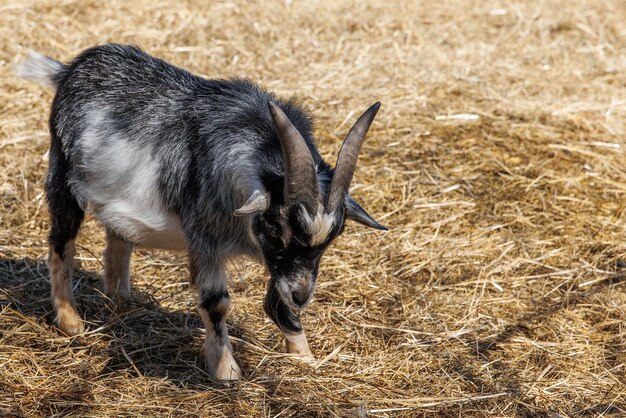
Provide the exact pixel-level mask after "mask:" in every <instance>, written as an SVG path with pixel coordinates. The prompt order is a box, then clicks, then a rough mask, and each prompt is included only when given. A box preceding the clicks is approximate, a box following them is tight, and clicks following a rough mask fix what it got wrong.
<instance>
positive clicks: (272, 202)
mask: <svg viewBox="0 0 626 418" xmlns="http://www.w3.org/2000/svg"><path fill="white" fill-rule="evenodd" d="M29 54H30V57H29V58H28V59H27V60H23V61H22V62H21V63H19V64H18V66H17V67H16V73H17V74H18V75H20V76H22V77H23V78H26V79H30V80H32V81H35V82H38V83H40V84H43V85H46V86H48V87H52V88H53V89H55V90H56V94H55V96H54V100H53V102H52V109H51V112H50V121H49V128H50V134H51V142H50V154H49V155H50V157H49V170H48V174H47V177H46V180H45V190H46V195H47V202H48V207H49V212H50V217H51V229H50V235H49V257H48V264H49V269H50V281H51V296H52V302H53V305H54V308H55V312H56V323H57V325H58V326H59V328H60V329H61V330H62V331H64V332H65V333H67V334H68V335H76V334H80V333H82V332H84V325H83V322H82V320H81V318H80V316H79V315H78V313H77V310H76V303H75V300H74V295H73V293H72V285H71V282H72V275H73V269H74V258H73V257H74V255H75V244H74V239H75V237H76V235H77V234H78V231H79V229H80V226H81V223H82V221H83V218H84V214H85V211H90V212H92V213H93V214H94V215H95V216H96V218H97V219H98V220H99V221H100V222H101V223H102V224H103V225H104V227H105V230H106V242H107V245H106V250H105V253H104V289H105V294H106V295H107V296H108V297H109V298H110V299H111V300H113V301H115V302H117V303H120V302H121V301H123V300H125V299H126V298H128V297H129V295H130V277H129V266H130V257H131V253H132V251H133V248H134V247H135V246H141V247H146V248H162V249H169V250H184V251H186V252H187V255H188V259H189V271H190V280H191V284H192V288H193V289H194V290H195V291H196V293H197V297H198V311H199V314H200V317H201V319H202V321H203V323H204V326H205V328H206V337H205V342H204V345H203V350H204V355H205V358H206V367H207V371H208V373H209V374H210V375H211V376H212V377H214V378H215V379H217V380H220V381H230V380H238V379H240V376H241V370H240V368H239V366H238V365H237V363H236V362H235V360H234V358H233V354H232V347H231V344H230V341H229V338H228V331H227V329H226V326H225V318H226V314H227V313H228V310H229V307H230V297H229V294H228V291H227V287H226V283H227V273H226V263H227V261H228V260H230V259H232V258H233V257H237V256H251V257H253V258H256V259H258V260H260V261H262V262H263V263H264V264H265V266H266V267H267V270H268V271H269V273H270V280H269V284H268V288H267V294H266V297H265V301H264V310H265V312H266V313H267V315H268V316H269V317H270V318H271V319H272V320H273V321H274V322H275V323H276V324H277V325H278V327H279V328H280V329H281V330H282V332H283V333H284V335H285V337H286V346H287V351H288V352H289V353H292V354H294V355H296V356H299V357H300V358H302V359H304V360H308V361H311V360H313V356H312V353H311V350H310V349H309V345H308V342H307V339H306V336H305V334H304V331H303V328H302V325H301V321H300V311H301V309H303V308H304V307H305V306H307V304H308V303H309V301H310V299H311V296H312V293H313V289H314V287H315V282H316V278H317V274H318V268H319V264H320V258H321V257H322V254H323V253H324V251H325V250H326V249H327V248H328V246H329V245H330V243H331V242H332V241H333V240H334V239H335V238H337V236H339V235H340V234H341V233H342V232H343V230H344V225H345V220H346V219H352V220H354V221H356V222H359V223H361V224H364V225H366V226H369V227H372V228H376V229H379V230H386V228H385V227H384V226H382V225H380V224H379V223H378V222H376V221H375V220H374V219H373V218H372V217H371V216H370V215H368V214H367V213H366V212H365V210H363V209H362V208H361V206H360V205H359V204H358V203H356V202H355V201H354V200H353V199H352V198H351V197H350V195H349V194H348V188H349V186H350V182H351V181H352V177H353V174H354V171H355V168H356V163H357V158H358V153H359V151H360V148H361V145H362V143H363V140H364V138H365V135H366V133H367V131H368V129H369V127H370V125H371V123H372V121H373V119H374V117H375V115H376V113H377V111H378V109H379V107H380V103H376V104H374V105H373V106H371V107H370V108H369V109H368V110H367V111H366V112H365V113H364V114H363V115H362V116H361V117H360V118H359V119H358V121H357V122H356V123H355V125H354V126H353V127H352V129H351V130H350V131H349V133H348V135H347V137H346V139H345V140H344V142H343V144H342V147H341V150H340V152H339V157H338V159H337V163H336V167H335V169H331V167H330V166H329V165H328V164H327V163H326V162H325V161H324V160H323V159H322V157H321V156H320V154H319V151H318V150H317V148H316V145H315V142H314V138H313V134H312V118H311V116H310V115H309V114H308V113H307V112H306V111H305V110H303V108H302V107H301V106H299V105H298V104H297V103H295V102H294V101H284V100H281V99H279V98H278V97H276V96H275V95H274V94H271V93H268V92H265V91H264V90H262V89H261V88H260V87H258V86H257V85H255V84H253V83H252V82H250V81H248V80H246V79H230V80H209V79H205V78H201V77H199V76H196V75H193V74H191V73H189V72H187V71H185V70H183V69H181V68H178V67H175V66H173V65H170V64H168V63H166V62H165V61H163V60H160V59H158V58H154V57H152V56H150V55H148V54H146V53H144V52H143V51H141V50H140V49H138V48H137V47H134V46H127V45H117V44H107V45H101V46H96V47H93V48H90V49H87V50H85V51H83V52H82V53H81V54H80V55H78V56H77V57H76V58H74V60H73V61H71V62H70V63H69V64H63V63H61V62H59V61H57V60H54V59H52V58H49V57H46V56H43V55H41V54H39V53H36V52H34V51H30V52H29Z"/></svg>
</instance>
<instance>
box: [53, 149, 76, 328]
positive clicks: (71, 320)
mask: <svg viewBox="0 0 626 418" xmlns="http://www.w3.org/2000/svg"><path fill="white" fill-rule="evenodd" d="M67 170H68V164H67V160H66V158H65V156H64V155H63V153H62V151H61V148H60V143H59V141H58V140H56V138H53V140H52V146H51V147H50V166H49V170H48V177H47V178H46V194H47V199H48V208H49V210H50V221H51V228H50V235H49V240H48V241H49V244H50V248H49V253H48V268H49V270H50V286H51V296H52V303H53V305H54V309H55V312H56V323H57V325H58V326H59V328H61V330H63V331H64V332H65V333H67V334H69V335H76V334H80V333H82V332H83V331H84V330H85V328H84V325H83V321H82V320H81V318H80V316H79V315H78V312H76V302H75V300H74V293H73V291H72V278H73V276H74V267H75V265H76V263H75V261H74V255H75V253H76V247H75V244H74V239H75V238H76V235H77V234H78V230H79V229H80V225H81V223H82V221H83V218H84V212H83V210H82V209H81V208H80V206H79V205H78V202H77V201H76V199H75V198H74V196H73V195H72V193H71V191H70V188H69V185H68V184H67Z"/></svg>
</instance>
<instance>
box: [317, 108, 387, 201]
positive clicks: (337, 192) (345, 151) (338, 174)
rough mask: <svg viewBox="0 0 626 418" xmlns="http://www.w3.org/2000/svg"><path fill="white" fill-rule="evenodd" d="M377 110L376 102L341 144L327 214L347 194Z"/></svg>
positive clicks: (328, 198) (328, 199)
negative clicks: (362, 146)
mask: <svg viewBox="0 0 626 418" xmlns="http://www.w3.org/2000/svg"><path fill="white" fill-rule="evenodd" d="M379 108H380V102H376V103H374V104H373V105H372V106H371V107H370V108H369V109H367V110H366V111H365V113H363V114H362V115H361V117H360V118H359V120H357V121H356V123H355V124H354V126H352V128H351V129H350V132H348V135H347V136H346V139H344V141H343V144H341V149H340V150H339V157H337V164H336V165H335V174H334V175H333V180H332V182H331V183H330V192H329V193H328V197H327V199H326V204H325V208H326V212H327V213H332V212H334V211H335V209H337V208H338V207H339V205H341V204H342V203H343V199H344V197H345V196H346V195H347V194H348V189H349V188H350V183H351V182H352V177H353V176H354V170H356V162H357V159H358V158H359V151H360V150H361V145H363V141H364V140H365V135H366V134H367V130H368V129H369V127H370V125H371V124H372V121H374V117H376V113H377V112H378V109H379Z"/></svg>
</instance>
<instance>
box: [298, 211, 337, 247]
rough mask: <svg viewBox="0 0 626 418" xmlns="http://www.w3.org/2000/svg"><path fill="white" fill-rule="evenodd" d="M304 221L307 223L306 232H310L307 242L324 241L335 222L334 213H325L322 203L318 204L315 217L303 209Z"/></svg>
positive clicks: (316, 242) (317, 242)
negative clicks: (309, 238)
mask: <svg viewBox="0 0 626 418" xmlns="http://www.w3.org/2000/svg"><path fill="white" fill-rule="evenodd" d="M302 213H303V214H304V223H305V224H306V225H307V228H308V232H309V233H310V234H311V240H310V241H309V244H311V245H318V244H321V243H323V242H324V241H326V239H327V238H328V235H329V234H330V231H331V229H333V225H334V224H335V214H334V213H325V212H324V208H323V207H322V205H320V206H319V208H318V210H317V214H316V215H315V218H311V215H309V213H308V212H307V211H306V209H304V210H303V211H302Z"/></svg>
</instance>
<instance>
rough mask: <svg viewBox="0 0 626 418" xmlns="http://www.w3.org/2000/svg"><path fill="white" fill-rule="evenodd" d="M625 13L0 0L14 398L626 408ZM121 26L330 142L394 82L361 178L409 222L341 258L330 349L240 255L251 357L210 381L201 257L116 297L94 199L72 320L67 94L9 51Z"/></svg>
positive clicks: (396, 217)
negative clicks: (56, 235) (296, 114)
mask: <svg viewBox="0 0 626 418" xmlns="http://www.w3.org/2000/svg"><path fill="white" fill-rule="evenodd" d="M104 4H106V7H104V6H103V5H104ZM625 22H626V2H625V1H623V0H614V1H610V0H607V1H591V0H589V1H566V0H553V1H524V2H522V1H517V2H511V1H473V2H468V1H461V0H458V1H451V0H438V1H431V0H428V1H420V2H418V1H386V2H377V1H373V0H372V1H332V2H331V1H319V0H317V1H306V2H305V1H295V0H294V1H281V2H278V1H276V2H274V1H271V2H270V1H268V2H256V3H252V2H247V1H232V2H200V1H198V2H192V1H187V2H180V1H143V0H142V1H133V2H126V1H118V0H113V1H110V2H100V1H65V0H61V1H48V0H45V1H17V0H3V1H0V208H1V209H0V415H4V416H24V417H27V416H28V417H30V416H65V415H72V416H81V417H89V416H91V417H102V416H210V417H219V416H227V417H233V416H253V417H257V416H267V417H270V416H271V417H277V416H281V417H288V416H321V417H327V416H342V417H343V416H353V417H365V416H372V417H386V416H390V417H391V416H394V417H395V416H407V417H409V416H410V417H415V416H464V417H468V416H470V417H473V416H476V417H485V416H500V417H527V416H554V417H557V416H626V377H625V374H626V370H625V364H624V363H625V361H626V325H625V320H626V280H625V278H626V244H625V239H624V238H625V237H626V231H625V222H626V214H625V213H624V209H625V208H626V203H625V202H626V201H625V200H624V195H625V193H626V169H625V166H624V161H625V160H624V154H625V147H626V24H625ZM105 42H120V43H132V44H136V45H138V46H140V47H141V48H143V49H144V50H145V51H147V52H149V53H151V54H154V55H156V56H158V57H161V58H164V59H166V60H168V61H170V62H172V63H174V64H176V65H178V66H181V67H184V68H187V69H189V70H191V71H192V72H195V73H197V74H201V75H203V76H206V77H230V76H243V77H248V78H250V79H252V80H254V81H256V82H258V83H260V84H261V85H262V86H264V87H265V88H266V89H268V90H271V91H274V92H277V93H279V94H281V95H283V96H285V97H298V98H300V99H301V100H302V101H303V102H304V103H305V104H306V106H307V107H308V108H309V109H310V110H311V112H312V113H313V115H314V116H315V118H316V122H317V128H316V134H317V137H318V142H319V146H320V149H321V151H322V153H323V155H325V156H327V157H328V158H329V161H330V162H331V163H333V162H334V159H335V156H336V153H337V151H338V149H339V145H340V143H341V140H342V138H343V136H344V135H345V134H346V132H347V130H348V128H349V126H350V125H351V124H352V123H353V122H354V120H355V118H356V116H358V114H360V112H362V111H363V110H365V109H366V108H367V107H368V106H369V105H370V104H371V103H373V102H375V101H377V100H380V101H381V102H382V103H383V106H382V108H381V110H380V112H379V114H378V117H377V119H376V121H375V123H374V125H373V127H372V129H371V130H370V133H369V135H368V139H367V141H366V143H365V146H364V148H363V152H362V154H361V157H360V160H359V168H358V170H357V174H356V178H355V181H354V182H353V187H352V195H353V196H354V197H355V198H356V199H358V200H359V201H360V202H362V204H363V206H364V207H366V208H367V209H368V211H369V212H370V213H371V214H372V215H374V216H375V217H376V218H377V219H378V220H380V221H381V222H382V223H384V224H386V225H388V226H389V227H390V231H389V232H386V233H379V232H376V231H373V230H368V229H366V228H364V227H361V226H358V225H356V224H353V223H351V224H349V225H348V227H347V229H346V232H345V234H344V235H343V236H341V237H340V238H339V239H338V240H337V241H336V243H335V244H334V245H333V247H331V249H330V250H329V251H328V252H327V254H326V255H325V257H324V259H323V260H322V266H321V272H320V277H319V280H318V287H317V290H316V294H315V301H314V302H313V303H312V305H311V306H310V308H309V309H308V310H307V311H306V313H305V314H304V325H305V328H306V329H307V332H308V335H309V340H310V342H311V347H312V349H313V352H314V353H315V354H316V356H317V358H318V359H319V362H318V363H317V365H316V367H315V368H311V367H308V366H305V365H303V364H301V363H299V362H297V361H294V360H293V359H290V358H288V357H286V356H285V355H284V341H283V338H282V336H281V335H280V333H279V332H277V329H276V327H275V326H274V325H273V324H272V323H271V322H270V321H269V320H268V319H267V318H266V317H265V316H264V314H263V309H262V299H263V295H264V289H265V286H266V284H267V276H266V274H265V273H264V271H263V269H262V268H261V267H260V266H259V265H258V264H256V263H253V262H251V261H245V260H244V261H240V262H237V263H235V264H234V265H233V269H232V277H231V279H230V284H229V286H230V292H231V296H232V299H233V309H232V312H231V314H230V316H229V318H228V321H227V323H228V326H229V328H230V332H231V335H232V341H233V344H234V346H235V351H236V358H237V359H238V361H239V363H240V364H241V366H242V368H243V371H244V374H245V378H244V379H243V381H241V383H240V384H238V385H237V386H235V387H231V388H223V387H220V386H218V385H215V384H214V383H212V382H211V381H210V379H209V378H208V376H207V375H206V373H205V372H204V370H203V359H202V355H201V344H202V335H203V330H202V328H201V327H202V323H201V321H200V320H199V318H198V316H197V314H196V312H195V309H194V305H193V302H192V296H191V295H190V293H189V292H188V281H187V277H188V273H187V266H186V260H185V257H184V255H183V254H177V253H167V252H158V251H143V250H139V251H137V252H136V253H135V255H134V257H133V263H132V275H133V289H134V296H133V301H132V303H131V304H130V305H129V306H128V307H127V309H126V310H125V311H124V312H123V313H122V314H116V313H115V312H113V311H111V309H110V308H109V307H108V305H107V303H106V300H105V298H104V297H103V296H102V294H101V291H102V284H101V270H102V264H101V255H102V251H103V235H104V234H103V230H102V228H101V227H100V226H99V225H98V224H97V223H96V221H95V220H94V219H93V217H89V218H88V220H87V222H86V224H85V225H84V227H83V229H82V232H81V235H80V236H79V239H78V244H79V249H78V256H79V259H80V261H81V263H82V268H81V270H80V272H79V273H78V274H77V276H76V279H75V293H76V297H77V302H78V306H79V311H80V313H81V315H82V316H83V317H84V318H85V319H86V320H87V321H88V328H89V331H88V332H87V333H86V334H85V335H83V336H81V337H80V338H78V339H74V338H67V337H65V336H64V335H63V334H61V333H60V332H59V330H57V329H56V328H55V327H54V326H53V325H52V322H51V319H52V306H51V303H50V301H49V296H48V293H49V282H48V278H47V268H46V265H45V259H46V253H47V244H46V242H47V230H48V217H47V212H46V207H45V198H44V196H43V189H42V183H43V178H44V176H45V172H46V167H47V162H46V151H47V147H48V141H49V138H48V133H47V117H48V110H49V106H50V103H51V100H52V92H50V91H48V90H45V89H43V88H41V87H39V86H37V85H34V84H31V83H28V82H26V81H23V80H20V79H18V78H16V77H15V76H14V75H12V73H11V70H10V66H11V63H12V62H14V60H15V57H16V56H17V55H19V54H20V53H22V52H23V48H24V47H28V48H32V49H35V50H38V51H40V52H42V53H45V54H48V55H50V56H53V57H55V58H59V59H62V60H65V61H67V60H69V59H71V58H72V57H73V56H75V55H76V54H77V53H79V52H80V51H81V50H82V49H84V48H87V47H89V46H92V45H95V44H101V43H105Z"/></svg>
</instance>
